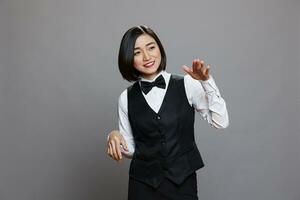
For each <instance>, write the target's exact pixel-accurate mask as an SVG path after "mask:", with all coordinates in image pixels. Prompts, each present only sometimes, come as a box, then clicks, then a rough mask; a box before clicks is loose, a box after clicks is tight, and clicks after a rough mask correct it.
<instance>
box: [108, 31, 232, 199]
mask: <svg viewBox="0 0 300 200" xmlns="http://www.w3.org/2000/svg"><path fill="white" fill-rule="evenodd" d="M118 64H119V70H120V72H121V74H122V76H123V78H124V79H126V80H128V81H134V83H133V84H132V85H131V86H130V87H128V88H127V89H126V90H124V91H123V92H122V94H121V95H120V97H119V105H118V114H119V131H112V132H111V133H110V134H109V135H108V138H107V140H108V142H107V144H108V149H107V153H108V155H109V156H111V157H112V158H113V159H115V160H117V161H120V160H121V159H122V155H124V156H125V157H127V158H131V159H132V160H131V163H130V169H129V185H128V199H129V200H142V199H143V200H147V199H149V200H150V199H151V200H159V199H174V200H177V199H178V200H179V199H180V200H182V199H198V195H197V177H196V170H198V169H200V168H202V167H203V166H204V163H203V161H202V158H201V155H200V152H199V150H198V148H197V146H196V143H195V138H194V113H195V110H196V111H197V112H199V113H200V114H201V116H202V117H203V119H205V120H206V121H207V122H208V123H209V124H210V125H212V126H213V127H215V128H226V127H227V126H228V124H229V120H228V114H227V109H226V104H225V101H224V99H223V98H222V97H221V95H220V92H219V90H218V88H217V86H216V84H215V82H214V79H213V77H212V76H211V74H210V67H209V66H205V64H204V61H203V60H199V59H195V60H193V62H192V67H191V68H190V67H187V66H182V67H183V70H184V71H185V72H186V73H187V74H186V75H185V76H178V75H174V74H170V73H168V72H166V71H165V69H166V55H165V51H164V48H163V46H162V44H161V42H160V40H159V38H158V37H157V35H156V34H155V33H154V32H153V30H151V29H150V28H148V27H146V26H136V27H132V28H130V29H129V30H128V31H127V32H126V33H125V34H124V36H123V38H122V41H121V45H120V50H119V60H118Z"/></svg>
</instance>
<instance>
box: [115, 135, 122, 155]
mask: <svg viewBox="0 0 300 200" xmlns="http://www.w3.org/2000/svg"><path fill="white" fill-rule="evenodd" d="M116 151H117V155H118V159H119V160H121V159H122V153H121V146H120V142H119V140H117V141H116Z"/></svg>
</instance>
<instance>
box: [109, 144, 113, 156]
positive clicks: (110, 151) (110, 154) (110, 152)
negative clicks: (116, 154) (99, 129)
mask: <svg viewBox="0 0 300 200" xmlns="http://www.w3.org/2000/svg"><path fill="white" fill-rule="evenodd" d="M108 146H109V147H108V155H109V156H110V157H112V158H113V154H112V148H111V144H110V143H109V144H108Z"/></svg>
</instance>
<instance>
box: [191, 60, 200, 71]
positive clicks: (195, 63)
mask: <svg viewBox="0 0 300 200" xmlns="http://www.w3.org/2000/svg"><path fill="white" fill-rule="evenodd" d="M198 65H199V63H198V59H194V60H193V67H192V68H193V71H194V72H196V71H197V70H198Z"/></svg>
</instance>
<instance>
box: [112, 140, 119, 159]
mask: <svg viewBox="0 0 300 200" xmlns="http://www.w3.org/2000/svg"><path fill="white" fill-rule="evenodd" d="M111 146H112V154H113V158H114V159H115V160H118V155H117V151H116V144H115V142H114V141H112V142H111Z"/></svg>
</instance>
